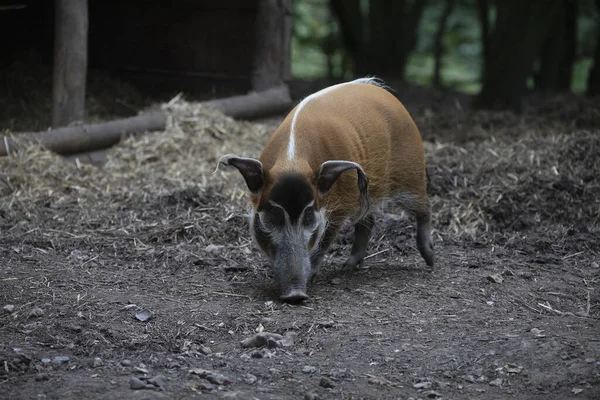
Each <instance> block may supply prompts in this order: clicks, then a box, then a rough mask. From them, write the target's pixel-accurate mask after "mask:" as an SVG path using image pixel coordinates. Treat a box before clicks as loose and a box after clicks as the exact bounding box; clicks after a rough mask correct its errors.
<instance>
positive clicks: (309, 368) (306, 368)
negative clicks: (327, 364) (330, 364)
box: [302, 365, 317, 374]
mask: <svg viewBox="0 0 600 400" xmlns="http://www.w3.org/2000/svg"><path fill="white" fill-rule="evenodd" d="M316 371H317V368H316V367H313V366H312V365H305V366H304V367H302V372H303V373H305V374H312V373H314V372H316Z"/></svg>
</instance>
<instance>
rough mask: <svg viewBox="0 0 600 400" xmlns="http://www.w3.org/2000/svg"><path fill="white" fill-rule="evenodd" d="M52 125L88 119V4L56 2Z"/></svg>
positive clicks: (69, 0) (77, 0)
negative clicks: (86, 106)
mask: <svg viewBox="0 0 600 400" xmlns="http://www.w3.org/2000/svg"><path fill="white" fill-rule="evenodd" d="M55 14H56V16H55V30H54V78H53V79H54V81H53V88H52V103H53V104H52V126H53V127H54V128H57V127H60V126H66V125H68V124H70V123H71V122H73V121H83V120H84V118H85V86H86V75H87V39H88V2H87V0H56V1H55Z"/></svg>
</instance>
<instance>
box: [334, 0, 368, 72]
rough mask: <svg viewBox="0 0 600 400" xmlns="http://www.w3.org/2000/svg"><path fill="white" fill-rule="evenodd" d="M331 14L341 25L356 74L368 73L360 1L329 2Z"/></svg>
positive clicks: (341, 0) (340, 0) (345, 47)
mask: <svg viewBox="0 0 600 400" xmlns="http://www.w3.org/2000/svg"><path fill="white" fill-rule="evenodd" d="M329 7H330V9H331V13H332V14H333V15H335V16H336V17H337V19H338V22H339V24H340V31H341V34H342V41H343V43H344V49H345V50H346V52H347V53H348V55H349V56H350V57H351V58H352V60H353V61H354V74H355V75H363V74H365V73H368V70H369V68H368V67H367V66H366V65H363V64H364V63H365V61H367V60H368V58H367V57H364V56H363V53H364V51H365V50H364V49H365V44H366V43H367V42H366V40H365V37H364V31H365V23H364V18H363V15H362V13H361V11H360V0H329Z"/></svg>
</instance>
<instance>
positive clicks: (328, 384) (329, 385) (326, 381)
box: [319, 377, 335, 389]
mask: <svg viewBox="0 0 600 400" xmlns="http://www.w3.org/2000/svg"><path fill="white" fill-rule="evenodd" d="M319 386H322V387H324V388H328V389H333V388H334V387H335V383H333V381H332V380H331V379H327V378H325V377H323V378H321V381H320V382H319Z"/></svg>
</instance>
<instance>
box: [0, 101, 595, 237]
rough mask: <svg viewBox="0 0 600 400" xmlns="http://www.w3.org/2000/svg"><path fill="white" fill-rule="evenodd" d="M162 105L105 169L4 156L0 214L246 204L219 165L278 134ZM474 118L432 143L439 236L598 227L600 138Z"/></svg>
mask: <svg viewBox="0 0 600 400" xmlns="http://www.w3.org/2000/svg"><path fill="white" fill-rule="evenodd" d="M162 107H163V109H164V110H165V111H166V112H167V113H168V114H169V118H168V128H167V130H166V131H165V132H158V133H151V134H145V135H141V136H137V137H132V138H129V139H127V140H126V141H124V142H122V143H120V144H119V145H117V146H115V147H114V148H113V149H112V150H111V151H110V154H109V157H108V162H107V164H106V165H105V166H104V167H103V168H96V167H91V166H86V165H74V164H71V163H69V162H67V161H66V160H64V159H62V158H61V157H59V156H57V155H54V154H51V153H48V152H46V151H43V150H41V149H39V148H36V147H29V148H28V149H27V150H26V151H24V152H22V153H19V154H16V155H13V156H12V157H11V158H1V159H0V205H1V208H2V209H11V208H14V207H23V208H24V209H27V208H28V207H29V205H31V204H34V203H38V202H43V201H47V199H48V198H51V199H53V201H54V202H58V203H60V202H67V203H71V202H74V203H77V204H79V205H80V206H85V205H88V206H94V204H97V203H98V202H106V203H110V204H118V203H119V202H121V201H124V200H131V199H136V198H137V199H141V198H144V199H145V198H148V197H151V198H161V197H164V196H170V195H171V196H172V195H173V194H174V193H186V190H188V189H189V188H199V189H202V188H210V189H211V190H212V191H213V192H215V193H223V194H224V195H226V196H228V197H230V198H234V199H236V200H242V198H243V197H244V194H245V192H246V191H245V186H244V184H243V180H242V179H241V177H240V176H239V174H237V173H235V172H233V171H232V172H230V171H223V172H218V173H217V174H214V175H213V171H214V169H215V165H216V162H217V160H218V158H219V157H220V156H221V155H223V154H226V153H236V154H238V155H241V156H252V157H256V156H258V155H259V154H260V152H261V149H262V146H263V145H264V143H265V141H266V139H267V138H268V135H269V134H270V133H271V131H272V130H273V128H274V126H273V125H268V126H267V125H261V124H255V123H249V122H239V121H234V120H232V119H231V118H228V117H225V116H224V115H222V114H221V113H219V112H216V111H213V110H210V109H207V108H205V107H203V106H202V105H201V104H199V103H191V102H186V101H183V100H181V99H175V100H173V101H171V102H169V103H167V104H164V105H163V106H162ZM590 112H595V111H590ZM472 115H473V116H474V117H473V118H474V121H476V122H474V124H473V125H472V126H470V127H469V129H471V130H477V131H480V132H482V135H481V137H479V139H478V140H470V141H467V142H464V143H461V142H452V141H443V140H438V141H436V142H435V143H432V142H426V152H427V159H428V169H429V173H430V175H431V184H430V187H429V191H430V194H431V197H432V202H433V210H434V223H435V226H436V229H437V230H438V232H440V233H441V234H445V235H449V236H452V237H463V236H470V237H474V236H476V235H478V234H480V233H483V232H488V231H505V230H509V231H510V230H523V229H531V228H533V227H535V226H536V225H538V224H541V223H550V224H562V225H565V226H571V225H580V226H587V227H589V228H590V229H597V222H598V220H599V219H600V180H599V179H598V178H597V174H598V171H600V131H598V130H577V131H567V130H562V129H563V128H564V126H565V124H566V125H568V121H567V122H564V121H563V122H562V123H561V124H560V126H557V127H555V129H549V130H547V129H540V128H539V127H540V125H543V124H540V123H539V121H538V120H535V121H533V122H531V123H523V122H522V121H521V122H520V123H518V124H514V125H510V124H509V125H510V126H512V127H513V128H512V130H510V134H504V135H501V134H499V133H501V132H500V131H499V130H497V129H492V131H493V132H494V133H495V135H492V136H490V134H489V130H490V129H489V127H490V126H501V125H502V121H503V120H505V119H504V117H505V116H506V114H504V113H474V114H472ZM511 118H513V119H514V118H516V117H514V116H511ZM417 123H418V124H419V123H420V121H417ZM548 132H550V133H548ZM483 133H487V135H486V137H485V138H484V136H483ZM202 204H203V206H206V204H204V202H203V203H202ZM216 206H218V205H216ZM594 226H596V228H594Z"/></svg>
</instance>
